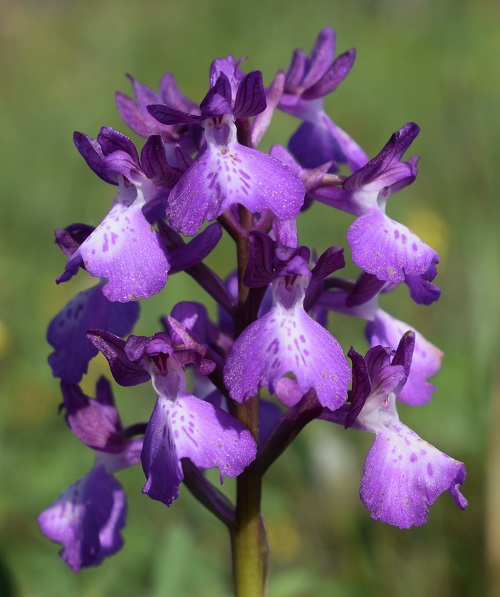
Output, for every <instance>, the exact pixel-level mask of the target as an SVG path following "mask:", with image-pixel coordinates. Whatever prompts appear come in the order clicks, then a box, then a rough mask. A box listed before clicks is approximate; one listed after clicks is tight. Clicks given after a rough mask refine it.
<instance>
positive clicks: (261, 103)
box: [233, 71, 267, 118]
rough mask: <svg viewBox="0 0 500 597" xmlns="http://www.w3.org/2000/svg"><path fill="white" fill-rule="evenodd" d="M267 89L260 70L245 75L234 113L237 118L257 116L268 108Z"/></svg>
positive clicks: (239, 87)
mask: <svg viewBox="0 0 500 597" xmlns="http://www.w3.org/2000/svg"><path fill="white" fill-rule="evenodd" d="M266 105H267V104H266V90H265V89H264V83H263V82H262V73H261V72H260V71H251V72H249V73H248V74H247V75H245V77H244V79H243V80H242V81H241V82H240V84H239V86H238V91H237V93H236V100H235V102H234V108H233V114H234V116H235V118H249V117H250V116H256V115H257V114H260V113H261V112H263V111H264V110H265V109H266Z"/></svg>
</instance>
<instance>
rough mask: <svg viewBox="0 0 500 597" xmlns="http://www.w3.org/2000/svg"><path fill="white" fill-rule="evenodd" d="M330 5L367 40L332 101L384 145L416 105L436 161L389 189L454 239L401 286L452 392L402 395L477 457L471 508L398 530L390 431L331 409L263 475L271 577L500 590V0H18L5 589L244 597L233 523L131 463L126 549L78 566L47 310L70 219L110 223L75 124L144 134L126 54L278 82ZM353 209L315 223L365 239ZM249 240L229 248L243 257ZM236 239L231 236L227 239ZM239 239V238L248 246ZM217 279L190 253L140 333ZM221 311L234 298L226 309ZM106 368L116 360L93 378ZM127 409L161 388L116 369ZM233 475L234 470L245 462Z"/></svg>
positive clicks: (142, 67) (310, 227)
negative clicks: (374, 481)
mask: <svg viewBox="0 0 500 597" xmlns="http://www.w3.org/2000/svg"><path fill="white" fill-rule="evenodd" d="M324 26H333V27H334V28H335V29H336V31H337V48H338V51H339V52H342V51H345V50H346V49H348V48H350V47H356V48H357V60H356V64H355V66H354V69H353V71H352V72H351V74H350V75H349V76H348V78H347V79H346V81H345V82H344V83H342V85H341V87H340V88H339V89H338V90H337V91H336V92H335V93H334V94H333V95H332V96H329V98H328V100H327V105H328V108H329V113H330V115H331V116H332V118H333V119H334V120H335V122H337V123H338V124H339V125H340V126H342V127H343V128H344V129H346V130H347V131H348V132H349V133H350V134H351V135H352V136H353V137H354V138H355V139H356V140H357V141H358V142H359V143H360V144H361V145H362V146H363V147H364V148H365V149H366V150H367V152H368V153H369V155H371V156H373V155H375V154H376V153H377V152H378V151H379V150H380V148H381V147H382V146H383V145H384V144H385V142H386V141H387V139H388V138H389V136H390V134H391V133H392V132H393V131H395V130H397V129H398V128H400V127H401V126H402V125H403V124H404V123H405V122H408V121H410V120H414V121H416V122H417V123H418V124H419V125H420V126H421V129H422V131H421V134H420V136H419V137H418V139H417V140H416V142H415V143H414V145H413V146H412V148H411V152H412V154H418V155H421V156H422V158H421V162H420V173H419V176H418V178H417V180H416V182H415V183H414V184H413V185H412V186H411V187H409V188H407V189H405V190H404V191H403V192H402V193H400V194H399V195H398V196H396V197H393V198H392V199H391V200H390V203H389V215H391V216H392V217H394V218H395V219H401V220H402V221H403V222H405V223H406V224H407V225H409V226H410V227H411V228H413V229H414V230H415V231H416V232H417V233H419V234H420V235H421V237H422V238H423V239H424V240H426V241H427V242H428V243H429V244H431V245H432V246H433V247H434V248H436V250H438V252H439V253H440V254H441V257H442V261H441V264H440V267H439V276H438V279H437V281H438V284H439V285H440V286H441V288H442V290H443V296H442V299H441V300H440V301H439V302H438V303H437V304H435V305H433V306H431V307H429V308H425V307H422V306H418V305H415V304H412V303H411V301H410V299H409V297H408V293H407V292H406V289H403V288H401V289H399V290H398V291H397V292H396V293H394V294H393V295H392V296H389V297H386V298H385V299H384V302H383V306H384V307H385V308H386V309H387V310H390V311H391V312H392V313H393V314H394V315H395V316H397V317H399V318H400V319H403V320H405V321H408V322H411V323H412V324H413V325H415V326H416V327H417V329H419V331H421V332H422V333H423V334H424V335H425V336H426V337H427V338H428V339H429V340H431V341H432V342H434V343H435V344H437V345H438V346H439V347H441V348H442V349H443V351H444V352H445V359H444V361H443V368H442V371H441V373H440V374H439V376H438V377H437V378H436V379H435V383H436V385H437V388H438V390H437V392H436V393H435V394H434V399H433V401H432V402H431V403H430V404H428V405H427V406H424V407H422V408H419V409H412V408H410V407H406V408H405V407H404V405H403V406H401V407H400V409H399V410H400V415H401V418H402V419H403V420H404V421H405V422H406V423H407V424H408V425H410V426H411V427H413V428H414V429H415V430H416V431H417V433H419V434H420V435H422V436H423V437H424V439H427V440H428V441H429V442H431V443H433V444H435V445H436V446H437V447H439V448H440V449H441V450H443V451H445V452H447V453H449V454H451V455H452V456H454V457H455V458H457V459H460V460H462V461H464V462H465V463H466V465H467V471H468V478H467V481H466V483H465V485H464V487H463V492H464V494H465V495H466V496H467V498H468V499H469V504H470V505H469V508H468V509H467V510H466V511H464V512H460V511H459V510H458V509H457V508H456V507H455V505H454V502H453V500H452V499H451V497H450V496H449V495H448V494H447V495H444V496H442V497H441V498H440V499H439V500H438V502H437V503H436V504H435V505H434V507H433V508H432V509H431V512H430V518H429V522H428V524H427V525H426V526H425V527H423V528H419V529H412V530H410V531H400V530H399V529H395V528H391V527H389V526H387V525H383V524H381V523H378V522H374V521H372V520H371V519H370V516H369V513H368V512H367V511H366V510H365V509H364V507H363V505H362V504H361V502H360V501H359V498H358V485H359V480H360V476H361V472H362V467H363V462H364V456H365V454H366V451H367V450H368V448H369V446H370V443H371V439H372V438H371V437H367V436H365V434H360V433H356V432H350V433H348V432H344V431H343V430H342V429H340V428H332V426H329V425H327V424H326V423H320V422H317V423H315V424H312V425H311V426H310V427H309V428H307V429H306V430H305V432H304V433H303V435H302V436H301V437H300V438H299V440H298V441H297V442H296V443H295V444H294V445H293V446H292V448H291V449H290V450H289V451H288V452H287V453H286V454H285V455H284V456H283V458H282V459H281V460H280V461H279V462H278V463H277V464H276V465H275V466H274V467H273V469H272V470H271V471H270V473H269V474H268V476H267V477H266V486H265V493H264V511H265V515H266V519H267V523H268V530H269V535H270V541H271V546H272V560H271V580H270V596H271V597H299V596H304V597H309V596H312V597H322V596H330V595H339V596H342V597H343V596H346V597H351V596H352V597H355V596H358V595H370V596H371V595H374V596H378V595H395V596H399V595H405V596H407V597H411V596H422V595H425V596H440V597H441V596H451V595H454V596H455V595H485V594H488V592H489V593H490V594H491V595H500V581H499V574H500V514H499V513H498V510H499V509H500V478H499V477H500V472H499V468H500V437H499V436H500V434H499V431H498V429H499V426H500V406H499V404H500V402H499V401H500V378H499V375H498V371H497V372H496V378H495V368H498V367H497V366H498V354H499V351H498V348H499V342H498V332H499V325H498V323H499V322H498V316H497V313H498V306H499V305H500V296H499V294H500V293H499V282H498V269H499V267H498V266H499V255H500V247H499V241H498V237H499V236H498V226H499V223H500V218H499V216H500V209H499V207H498V190H497V189H498V183H497V178H498V168H499V166H498V164H499V163H500V143H499V140H498V139H499V132H500V131H499V129H500V127H499V124H500V117H499V110H500V93H499V82H500V35H499V26H500V5H499V4H498V3H497V2H494V1H493V0H491V1H487V0H470V1H468V0H448V1H446V0H445V1H441V2H436V1H432V0H379V1H373V2H371V1H369V0H353V1H352V2H349V3H348V2H332V1H331V0H329V1H326V0H325V1H318V0H309V1H308V2H304V1H303V0H289V1H288V2H286V3H285V2H274V1H273V0H266V1H262V0H254V1H253V2H233V3H228V2H222V1H220V0H207V1H206V2H196V1H195V0H184V1H183V2H178V3H173V2H169V1H168V0H167V1H162V2H160V1H157V0H152V1H150V2H145V3H141V4H140V3H132V2H129V1H128V0H109V1H102V0H88V1H86V2H71V1H70V0H66V1H65V0H51V1H48V0H32V1H28V0H17V2H10V3H6V2H5V1H4V2H3V3H1V4H0V44H1V51H0V69H1V70H0V72H1V88H0V89H1V90H0V131H1V134H0V157H1V160H0V173H1V179H0V180H1V189H2V199H1V216H0V218H1V219H0V221H1V226H2V232H1V235H0V272H1V276H2V278H1V279H2V285H1V288H0V376H1V377H0V391H1V400H0V448H1V455H0V561H1V566H0V595H2V596H4V595H5V596H10V595H16V596H17V595H21V596H26V597H34V596H37V597H38V596H40V597H41V596H46V597H58V596H63V595H64V596H67V595H77V596H84V597H98V596H114V595H121V596H124V597H128V596H130V597H132V596H134V597H135V596H153V597H156V596H158V597H159V596H166V595H168V596H175V597H177V596H181V597H182V596H188V597H190V596H200V597H201V596H203V597H212V596H222V597H224V596H226V595H230V594H231V579H230V568H229V557H230V553H229V542H228V537H227V536H226V532H225V530H224V529H223V528H222V527H221V526H220V525H219V524H218V523H217V521H215V519H213V518H212V517H211V515H210V514H209V513H207V512H206V511H204V510H203V509H202V508H201V507H198V505H197V504H196V503H195V501H194V500H193V499H192V498H191V496H190V495H189V493H188V491H187V490H186V489H185V488H182V487H181V498H180V499H179V500H178V501H177V502H176V503H174V506H173V507H172V508H171V509H167V508H166V507H164V506H163V505H161V504H159V503H156V502H153V501H152V500H150V499H148V498H147V497H146V496H143V495H142V494H141V491H140V490H141V488H142V485H143V482H144V478H143V473H142V471H141V470H140V469H139V467H136V469H134V470H130V471H126V472H124V473H121V474H119V480H120V481H121V482H122V483H123V485H124V486H125V488H126V490H127V494H128V498H129V516H128V526H127V528H126V530H125V532H124V536H125V542H126V545H125V548H124V549H123V550H122V551H121V552H120V553H119V554H117V555H116V556H114V557H113V558H111V559H108V560H106V561H105V562H104V564H103V565H102V566H100V567H99V568H95V569H90V570H85V571H83V572H82V573H80V574H79V575H73V574H72V573H71V572H70V571H69V569H68V568H67V567H66V565H65V564H64V563H63V562H62V561H61V560H60V559H59V557H58V555H57V553H58V551H59V546H57V545H54V544H51V543H50V542H49V541H48V540H46V539H45V538H43V537H41V536H40V535H39V532H38V527H37V523H36V516H37V514H38V513H39V512H40V511H41V510H42V509H44V508H45V507H47V506H48V505H49V504H50V503H51V502H52V501H53V500H54V499H55V498H56V497H57V495H58V494H59V493H60V492H61V491H62V489H63V488H64V487H65V486H67V485H68V484H70V483H72V482H73V481H75V480H76V479H77V478H78V477H80V476H81V475H83V474H84V473H85V472H86V471H87V470H88V469H89V467H90V466H91V464H92V454H91V453H90V451H89V450H87V449H85V448H84V447H83V446H81V445H79V443H78V441H77V440H76V439H75V438H74V437H73V436H72V435H71V433H70V432H69V431H68V430H67V428H66V427H65V425H64V423H63V420H62V418H61V417H58V415H57V406H58V404H59V402H60V394H59V389H58V384H57V382H56V381H55V380H54V379H53V378H52V377H51V372H50V369H49V367H48V365H47V363H46V358H47V355H48V354H49V352H50V349H49V347H48V345H47V344H46V342H45V330H46V327H47V324H48V322H49V321H50V319H51V318H52V317H53V316H54V315H55V314H56V313H57V312H58V311H59V309H60V308H62V306H63V305H64V304H66V302H67V301H68V300H69V299H70V298H71V297H73V296H74V295H75V294H76V293H77V292H79V291H80V290H82V289H83V288H86V287H88V286H89V285H91V284H92V281H91V280H90V278H89V276H86V275H85V274H84V273H80V274H79V275H78V276H77V277H76V278H75V279H73V280H72V281H71V282H69V283H68V284H66V285H62V286H59V287H58V286H56V285H55V283H54V279H55V277H56V276H57V275H59V273H60V272H61V271H62V269H63V267H64V263H65V259H64V257H63V255H62V254H61V253H60V252H59V250H58V249H57V248H56V246H55V245H54V243H53V230H54V229H55V228H58V227H64V226H67V225H69V224H70V223H73V222H86V223H93V224H97V223H99V221H100V220H101V218H102V217H103V215H104V214H105V213H106V212H107V210H108V207H109V204H110V202H111V200H112V198H113V193H114V189H113V188H111V187H110V186H108V185H106V184H105V183H103V182H102V181H100V180H99V179H98V178H97V177H96V176H95V175H94V174H93V173H92V172H91V171H90V170H89V169H88V168H87V166H86V165H85V163H84V162H83V160H82V159H81V157H80V156H79V154H78V152H77V151H76V150H75V148H74V146H73V143H72V133H73V131H74V130H75V129H76V130H80V131H83V132H86V133H87V134H90V135H91V136H93V137H95V136H96V134H97V132H98V130H99V127H100V126H102V125H105V124H106V125H110V126H113V127H115V128H118V129H119V130H121V131H123V132H125V133H126V134H129V132H128V131H127V129H126V127H125V125H123V124H122V123H121V121H120V118H119V116H118V114H117V112H116V109H115V106H114V92H115V91H116V90H122V91H125V92H127V93H128V92H130V87H129V83H128V81H127V80H126V79H125V77H124V74H125V73H127V72H128V73H131V74H133V75H134V76H135V77H137V78H138V79H139V80H140V81H142V82H144V83H146V84H148V85H150V86H151V87H153V88H156V86H157V83H158V81H159V79H160V77H161V75H162V74H163V73H164V72H165V71H166V70H169V71H172V72H174V73H175V75H176V77H177V79H178V82H179V85H180V87H181V89H182V90H183V91H184V92H185V93H186V94H187V95H188V96H190V97H191V98H193V99H194V100H197V101H200V100H201V99H202V97H203V95H204V94H205V92H206V89H207V76H208V75H207V73H208V67H209V65H210V62H211V60H212V59H213V58H215V57H217V56H225V55H227V54H228V53H232V54H233V55H235V56H248V57H249V60H248V62H246V63H245V65H244V66H245V68H247V69H261V70H262V71H263V73H264V78H265V82H266V83H269V82H270V80H271V78H272V76H273V74H274V72H275V71H276V70H277V69H278V68H287V67H288V64H289V60H290V57H291V53H292V50H293V49H294V48H295V47H302V48H304V49H306V50H307V51H309V50H310V48H311V47H312V45H313V43H314V40H315V38H316V35H317V33H318V32H319V30H320V29H321V28H322V27H324ZM296 125H297V121H295V120H293V119H290V118H288V117H286V116H283V115H279V116H278V117H277V118H276V122H275V123H274V125H273V127H272V129H271V130H270V131H269V133H268V134H267V136H266V138H265V140H264V146H265V147H268V146H269V145H271V144H272V143H277V142H281V143H283V144H285V143H286V140H287V135H289V134H290V133H291V132H292V131H293V130H294V128H295V126H296ZM350 221H351V218H350V217H349V216H344V215H343V214H336V213H331V211H330V210H327V209H323V208H322V207H321V206H320V207H319V208H318V209H317V210H316V211H315V210H310V211H309V212H308V214H307V216H305V218H304V222H303V224H302V228H301V240H302V242H304V243H312V244H313V245H314V246H315V247H316V248H317V249H318V250H323V249H324V248H326V247H327V246H329V245H331V244H340V245H342V246H346V241H345V229H346V226H347V225H348V224H349V223H350ZM229 246H230V245H229V244H226V245H223V247H222V248H219V250H218V251H217V252H216V255H215V256H214V257H213V259H212V263H213V264H215V263H216V264H217V266H218V267H219V268H220V271H221V272H222V273H227V272H229V271H230V270H231V269H232V267H233V266H234V262H233V261H231V260H227V254H228V253H227V251H228V250H229V249H228V247H229ZM229 254H231V253H229ZM231 259H232V258H231ZM196 296H198V294H197V291H196V287H195V285H194V284H193V283H192V282H191V281H190V280H189V279H188V278H187V277H183V275H179V276H177V277H176V278H174V279H172V280H171V281H170V282H169V284H168V286H167V290H166V291H165V292H164V293H162V294H161V295H160V296H158V297H155V298H153V299H151V300H150V301H148V302H147V303H146V304H144V305H143V311H142V317H141V321H140V324H139V326H138V333H144V334H151V333H153V332H155V331H156V329H157V317H158V316H159V315H161V314H165V313H167V312H168V311H169V309H171V307H172V305H173V304H175V302H177V301H178V300H183V299H190V298H193V297H196ZM212 311H213V307H212ZM331 323H332V330H333V331H334V333H335V334H336V335H337V337H338V338H339V340H340V341H341V342H342V344H343V346H344V349H345V350H346V351H347V350H348V348H349V346H350V344H354V345H355V347H356V348H357V349H358V351H360V352H362V351H364V350H365V345H364V340H363V336H362V324H360V323H359V322H356V321H353V320H350V319H348V318H343V317H341V316H338V317H336V318H334V319H333V320H332V322H331ZM105 370H106V366H105V364H104V363H103V362H102V361H101V360H99V359H96V360H95V362H93V364H92V368H91V372H90V375H89V379H90V381H86V382H85V388H86V390H87V391H89V392H92V383H93V381H92V380H94V379H95V378H96V376H97V375H98V374H100V373H101V372H104V371H105ZM115 390H116V391H115V393H116V396H117V399H118V403H119V405H120V408H122V409H123V418H124V419H125V423H126V424H128V423H131V422H132V421H133V420H134V417H135V416H139V417H140V418H142V419H144V418H145V417H146V416H147V414H144V413H149V412H150V411H151V409H152V407H153V401H154V396H153V395H152V392H151V391H150V390H149V389H148V388H146V386H144V387H141V388H140V389H139V390H137V391H135V394H134V391H133V390H132V391H128V390H125V389H123V388H118V387H115ZM225 489H226V490H227V492H228V493H229V494H232V492H233V491H234V487H233V485H232V484H231V483H230V482H227V484H226V488H225Z"/></svg>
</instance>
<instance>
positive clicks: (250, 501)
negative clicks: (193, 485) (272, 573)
mask: <svg viewBox="0 0 500 597" xmlns="http://www.w3.org/2000/svg"><path fill="white" fill-rule="evenodd" d="M261 489H262V477H261V476H260V475H255V474H252V473H246V472H244V473H243V474H241V475H240V476H239V477H238V480H237V498H236V504H237V505H236V529H235V531H234V532H233V534H232V547H233V573H234V589H235V595H236V597H261V596H262V595H263V594H264V581H265V578H264V577H265V574H264V562H265V553H264V552H265V547H264V545H265V542H264V537H263V524H262V520H261V515H260V499H261Z"/></svg>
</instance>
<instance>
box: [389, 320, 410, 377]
mask: <svg viewBox="0 0 500 597" xmlns="http://www.w3.org/2000/svg"><path fill="white" fill-rule="evenodd" d="M414 350H415V332H413V331H411V330H409V331H407V332H406V333H405V334H404V335H403V337H402V338H401V340H400V341H399V344H398V347H397V349H396V354H395V355H394V356H393V358H392V363H391V365H401V366H402V367H403V369H404V372H405V375H406V377H408V376H409V375H410V367H411V362H412V358H413V351H414Z"/></svg>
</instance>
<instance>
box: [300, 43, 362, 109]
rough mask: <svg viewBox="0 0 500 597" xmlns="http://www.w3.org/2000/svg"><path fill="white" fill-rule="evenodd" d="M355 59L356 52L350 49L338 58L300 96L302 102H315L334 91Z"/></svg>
mask: <svg viewBox="0 0 500 597" xmlns="http://www.w3.org/2000/svg"><path fill="white" fill-rule="evenodd" d="M355 59H356V50H355V49H351V50H348V51H347V52H344V53H343V54H341V55H340V56H338V57H337V58H336V59H335V60H334V61H333V63H332V64H331V65H330V67H329V68H328V70H327V71H326V72H325V73H323V74H322V75H321V78H320V79H319V80H318V81H317V83H315V84H314V85H312V86H311V87H308V86H307V84H306V89H305V91H304V93H303V94H302V99H304V100H315V99H318V98H320V97H324V96H325V95H327V94H329V93H331V92H332V91H334V90H335V89H336V88H337V87H338V85H339V84H340V83H342V81H343V80H344V79H345V78H346V77H347V75H348V74H349V71H350V70H351V68H352V65H353V64H354V60H355Z"/></svg>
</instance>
